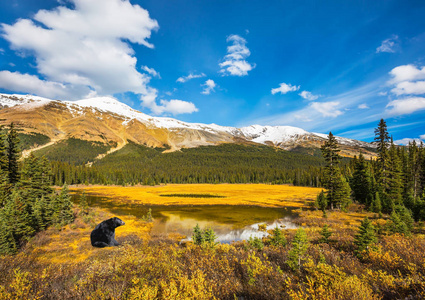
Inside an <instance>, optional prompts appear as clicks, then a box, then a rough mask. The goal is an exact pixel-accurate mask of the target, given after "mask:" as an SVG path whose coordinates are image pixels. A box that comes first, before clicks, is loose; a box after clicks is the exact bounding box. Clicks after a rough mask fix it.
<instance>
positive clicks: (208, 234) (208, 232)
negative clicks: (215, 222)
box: [203, 228, 217, 246]
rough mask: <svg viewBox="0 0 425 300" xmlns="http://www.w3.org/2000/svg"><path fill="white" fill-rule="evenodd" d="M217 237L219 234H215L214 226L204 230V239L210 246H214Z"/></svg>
mask: <svg viewBox="0 0 425 300" xmlns="http://www.w3.org/2000/svg"><path fill="white" fill-rule="evenodd" d="M216 239H217V235H216V234H215V232H214V230H213V229H212V228H207V229H205V230H204V232H203V240H204V243H207V244H208V245H209V246H214V245H215V244H216V243H215V240H216Z"/></svg>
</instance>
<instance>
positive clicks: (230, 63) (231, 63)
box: [219, 34, 255, 76]
mask: <svg viewBox="0 0 425 300" xmlns="http://www.w3.org/2000/svg"><path fill="white" fill-rule="evenodd" d="M226 41H227V42H232V43H233V44H232V45H231V46H228V47H227V53H228V54H227V55H226V56H225V57H224V61H223V62H222V63H220V64H219V66H220V68H221V70H220V73H222V74H223V75H227V76H246V75H248V72H249V71H251V70H252V69H253V68H255V64H250V63H249V62H247V61H246V58H247V57H249V56H250V55H251V52H250V51H249V49H248V47H246V40H245V39H244V38H243V37H240V36H238V35H235V34H232V35H230V36H229V37H228V38H227V40H226Z"/></svg>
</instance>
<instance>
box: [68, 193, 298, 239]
mask: <svg viewBox="0 0 425 300" xmlns="http://www.w3.org/2000/svg"><path fill="white" fill-rule="evenodd" d="M86 197H87V200H88V201H89V203H90V206H98V207H101V208H106V209H108V210H110V211H111V212H113V213H116V214H119V215H133V216H136V217H138V218H142V217H143V216H145V215H146V213H147V212H148V210H149V208H150V209H152V216H153V218H154V225H153V228H152V231H151V233H152V234H162V233H165V234H168V233H179V234H182V235H186V236H187V237H188V238H190V237H191V235H192V231H193V228H194V227H195V226H196V224H199V226H200V227H201V229H205V228H207V227H210V228H212V229H213V230H214V231H215V233H216V235H217V241H219V242H221V243H230V242H232V241H239V240H247V239H249V237H263V236H265V235H267V233H265V232H262V231H258V225H259V224H266V225H267V229H273V228H275V227H276V226H278V227H281V228H286V229H294V228H297V227H298V226H297V225H296V224H294V223H293V222H292V220H293V219H294V218H295V217H296V214H295V213H294V212H293V211H292V209H290V208H268V207H257V206H230V205H201V206H198V205H196V206H162V205H153V206H147V205H142V204H135V203H125V202H124V201H123V202H120V200H119V199H115V200H114V201H111V199H109V198H107V197H100V196H93V195H86ZM72 198H73V201H74V202H76V203H78V200H79V194H78V193H77V194H74V195H73V196H72ZM124 221H125V220H124Z"/></svg>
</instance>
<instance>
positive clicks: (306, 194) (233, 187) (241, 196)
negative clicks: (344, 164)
mask: <svg viewBox="0 0 425 300" xmlns="http://www.w3.org/2000/svg"><path fill="white" fill-rule="evenodd" d="M321 190H322V189H321V188H311V187H296V186H291V185H268V184H168V185H161V186H153V187H151V186H134V187H122V186H79V187H75V186H71V187H70V192H73V193H76V192H82V191H85V193H86V194H87V195H96V196H100V197H106V198H108V199H111V201H117V200H119V201H120V202H127V203H137V204H145V205H249V206H260V207H305V206H307V205H308V203H309V202H312V201H314V200H315V199H316V196H317V194H318V193H320V191H321ZM164 194H213V195H221V196H224V197H223V198H198V197H181V198H176V197H172V196H169V197H167V196H166V195H164Z"/></svg>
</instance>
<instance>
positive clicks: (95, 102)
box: [0, 94, 374, 147]
mask: <svg viewBox="0 0 425 300" xmlns="http://www.w3.org/2000/svg"><path fill="white" fill-rule="evenodd" d="M56 101H57V102H60V103H64V104H65V105H66V106H67V108H68V109H69V111H70V112H71V113H72V115H73V116H76V115H81V114H84V111H86V109H88V108H91V109H92V111H93V113H95V112H96V111H99V112H108V113H113V114H116V115H119V116H121V117H122V118H123V119H124V121H123V123H122V124H123V125H127V124H128V123H129V122H130V121H131V120H138V121H140V122H142V123H144V124H145V125H146V126H148V127H151V128H165V129H168V130H170V131H179V130H181V129H190V130H203V131H206V132H209V133H212V134H227V135H230V136H233V137H242V138H245V139H247V140H249V141H252V142H256V143H260V144H266V143H267V142H272V143H273V144H275V145H277V144H281V143H283V144H284V143H290V142H295V141H297V140H298V139H299V138H300V137H303V136H307V135H308V136H316V137H317V138H319V139H327V138H328V136H327V134H322V133H309V132H307V131H305V130H303V129H301V128H297V127H292V126H261V125H252V126H247V127H242V128H235V127H228V126H220V125H217V124H209V125H207V124H202V123H186V122H183V121H179V120H176V119H173V118H167V117H151V116H149V115H147V114H144V113H142V112H140V111H137V110H135V109H133V108H131V107H130V106H128V105H126V104H124V103H122V102H120V101H118V100H117V99H115V98H112V97H95V98H89V99H82V100H78V101H59V100H50V99H46V98H42V97H37V96H32V95H17V94H13V95H8V94H0V105H1V106H3V107H13V106H17V105H23V107H24V108H25V109H31V108H35V107H38V106H43V105H46V104H48V103H50V102H56ZM336 139H337V141H338V143H340V144H345V145H350V146H360V147H374V145H372V144H369V143H366V142H362V141H357V140H352V139H347V138H342V137H336Z"/></svg>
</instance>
